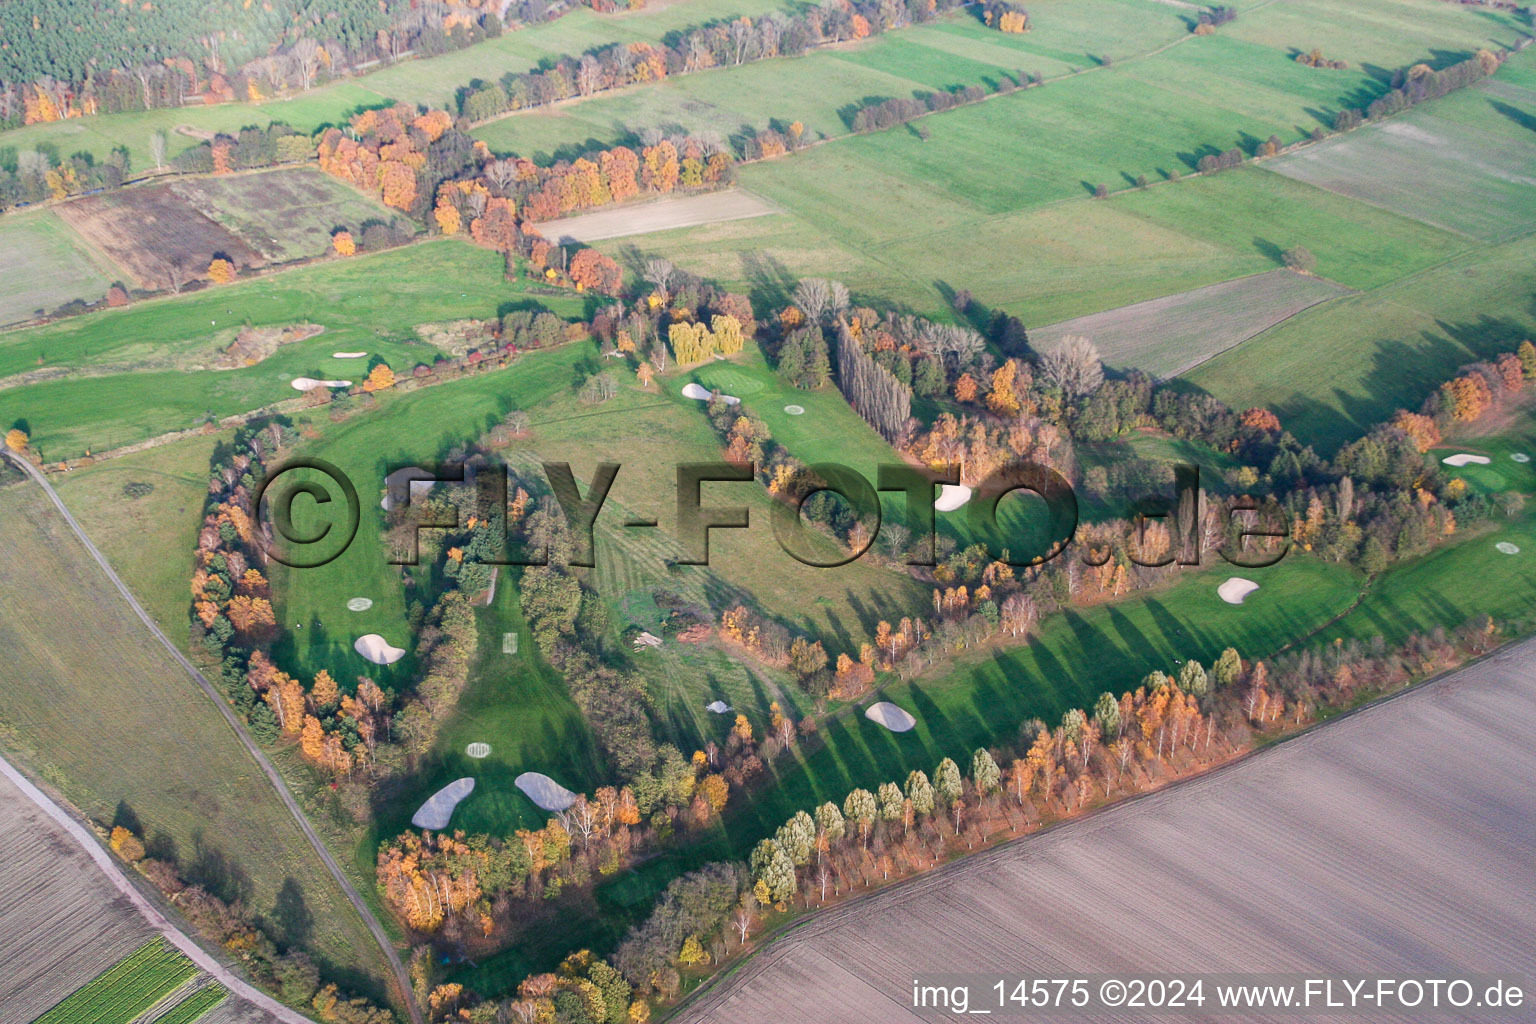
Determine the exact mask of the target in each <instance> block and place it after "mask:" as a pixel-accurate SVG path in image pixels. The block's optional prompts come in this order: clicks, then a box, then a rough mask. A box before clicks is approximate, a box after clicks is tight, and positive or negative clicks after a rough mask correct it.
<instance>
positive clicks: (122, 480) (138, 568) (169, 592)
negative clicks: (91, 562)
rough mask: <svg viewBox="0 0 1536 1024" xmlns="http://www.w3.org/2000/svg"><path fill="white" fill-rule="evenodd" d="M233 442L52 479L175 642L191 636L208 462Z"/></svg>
mask: <svg viewBox="0 0 1536 1024" xmlns="http://www.w3.org/2000/svg"><path fill="white" fill-rule="evenodd" d="M228 439H229V433H228V432H227V431H226V432H223V433H221V434H217V435H205V436H201V437H192V438H188V439H187V440H184V441H177V442H175V443H174V444H168V445H162V446H161V447H158V448H151V449H148V450H147V451H142V452H135V453H133V454H132V455H124V456H121V457H119V458H115V459H110V460H107V461H103V462H98V463H97V464H96V465H94V466H87V467H85V468H84V469H77V470H75V471H74V472H72V473H69V474H61V475H56V476H55V477H54V478H53V486H54V489H55V490H56V491H58V492H59V497H61V498H63V499H64V503H65V504H66V505H68V506H69V510H70V512H71V513H72V514H73V515H74V517H75V518H76V519H77V520H79V521H80V525H81V527H83V528H84V529H85V532H86V534H87V535H88V536H89V537H90V538H91V540H92V541H93V542H94V543H95V544H96V546H97V547H98V548H100V549H101V551H102V553H103V554H105V555H106V556H107V561H109V562H111V563H112V568H113V569H115V570H116V571H117V573H118V575H120V576H122V577H123V579H125V580H126V581H128V583H129V585H130V586H131V587H133V591H134V595H135V596H136V597H137V598H138V599H139V602H140V603H141V604H143V605H144V607H145V608H146V609H147V610H148V611H149V613H150V615H152V616H154V618H155V621H157V622H158V623H160V627H161V628H162V629H163V630H165V634H166V636H168V637H170V638H171V640H172V642H177V643H179V642H181V641H184V640H185V639H186V635H187V616H188V614H189V607H190V605H189V601H190V591H189V590H188V589H187V588H188V580H189V579H190V576H189V573H190V568H191V565H192V551H193V549H194V548H196V546H197V531H198V530H199V529H200V528H201V527H202V523H203V499H204V498H206V497H207V496H208V472H209V468H208V467H209V458H210V457H211V456H212V454H213V448H214V445H215V444H218V443H219V442H221V441H223V442H227V441H228ZM130 484H149V485H150V486H152V487H153V488H154V490H152V491H150V492H149V493H148V494H145V495H143V496H141V497H132V496H130V494H129V493H128V492H127V491H126V490H125V488H127V487H128V485H130ZM137 491H138V488H134V493H137Z"/></svg>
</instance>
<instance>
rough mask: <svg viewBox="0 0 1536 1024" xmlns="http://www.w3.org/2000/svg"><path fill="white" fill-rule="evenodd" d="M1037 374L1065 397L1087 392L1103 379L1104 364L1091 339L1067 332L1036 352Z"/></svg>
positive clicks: (1077, 395) (1075, 396)
mask: <svg viewBox="0 0 1536 1024" xmlns="http://www.w3.org/2000/svg"><path fill="white" fill-rule="evenodd" d="M1040 373H1041V375H1042V376H1043V377H1044V378H1045V379H1046V380H1047V381H1049V382H1050V383H1051V384H1054V385H1055V386H1056V387H1058V388H1060V389H1061V390H1062V391H1063V392H1064V393H1065V394H1066V395H1067V397H1068V398H1081V397H1083V396H1084V395H1091V394H1093V393H1094V392H1095V391H1097V390H1098V389H1099V385H1101V384H1103V383H1104V364H1103V363H1102V362H1100V360H1099V350H1098V348H1097V347H1095V346H1094V344H1093V342H1091V341H1089V340H1088V339H1087V338H1085V337H1083V336H1082V335H1080V334H1067V335H1063V336H1062V338H1061V339H1060V340H1059V341H1057V342H1056V344H1055V345H1053V346H1051V347H1050V348H1049V349H1048V350H1046V351H1045V352H1044V353H1043V354H1042V355H1041V356H1040Z"/></svg>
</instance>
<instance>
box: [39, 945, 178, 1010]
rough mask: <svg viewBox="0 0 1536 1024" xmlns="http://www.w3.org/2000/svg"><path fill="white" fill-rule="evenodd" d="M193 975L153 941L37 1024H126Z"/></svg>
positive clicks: (171, 952) (167, 947) (172, 953)
mask: <svg viewBox="0 0 1536 1024" xmlns="http://www.w3.org/2000/svg"><path fill="white" fill-rule="evenodd" d="M196 973H197V968H195V967H194V966H193V965H192V961H190V960H188V959H187V958H186V956H184V955H183V954H182V953H181V952H180V951H178V950H176V949H173V948H172V947H171V945H170V943H168V942H166V941H165V940H164V939H155V940H154V941H153V942H149V943H146V944H145V945H144V946H142V947H140V948H139V949H138V950H137V951H135V952H134V953H133V954H132V955H131V956H129V957H128V958H127V959H125V960H123V961H122V962H121V963H119V964H117V965H116V966H115V967H112V968H110V969H109V970H107V971H105V972H104V973H102V974H101V975H100V976H99V977H97V978H96V979H95V980H93V981H91V982H90V983H89V984H87V985H86V986H85V987H84V988H82V989H80V990H79V991H77V992H75V993H74V994H73V995H71V996H70V997H69V998H67V999H65V1000H64V1001H63V1002H62V1003H60V1004H59V1005H57V1006H55V1007H54V1008H53V1009H51V1010H49V1011H48V1012H47V1013H45V1014H43V1015H42V1016H41V1017H39V1018H38V1019H37V1024H127V1022H130V1021H132V1020H134V1019H135V1018H137V1017H138V1016H139V1014H141V1013H143V1012H144V1011H145V1010H147V1009H149V1008H150V1007H151V1006H154V1005H155V1004H156V1003H158V1002H159V1001H160V1000H161V999H164V998H165V997H166V995H168V994H169V993H170V992H172V991H174V990H175V989H176V988H178V987H180V986H181V985H183V984H185V983H186V982H187V981H188V980H189V979H190V978H191V977H192V975H194V974H196Z"/></svg>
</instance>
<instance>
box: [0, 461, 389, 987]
mask: <svg viewBox="0 0 1536 1024" xmlns="http://www.w3.org/2000/svg"><path fill="white" fill-rule="evenodd" d="M0 534H3V540H4V543H0V580H5V581H9V582H8V584H7V586H6V587H5V588H4V589H3V591H0V594H3V599H0V603H3V606H4V607H3V609H0V645H3V646H4V649H5V650H6V652H7V656H6V658H5V659H4V661H3V663H0V721H3V722H4V724H5V732H4V737H5V745H6V747H7V750H8V754H14V755H16V757H17V758H18V759H19V760H20V762H21V763H22V764H23V765H25V766H27V767H29V768H30V769H31V770H32V771H34V772H35V773H36V774H37V775H39V776H41V777H42V778H43V779H44V780H46V781H47V782H48V783H49V784H50V785H53V786H55V787H56V788H58V789H59V790H61V791H62V792H65V793H67V794H69V798H70V801H71V802H72V803H73V804H74V805H75V806H76V807H77V808H79V810H80V811H81V812H82V813H84V814H86V815H89V816H91V817H93V818H96V819H97V820H101V821H107V822H111V821H113V820H114V818H115V817H117V816H119V815H122V814H125V813H127V814H132V815H133V816H135V817H136V818H137V820H138V821H140V822H142V824H143V827H144V829H145V832H146V840H147V841H148V842H149V843H150V845H151V846H153V847H155V848H156V849H159V850H161V851H162V852H163V853H164V854H166V855H170V856H172V857H174V858H175V859H176V860H177V861H178V862H179V864H180V866H181V870H182V871H183V872H184V874H185V875H186V876H187V877H188V878H190V879H192V880H197V881H200V882H201V883H202V884H204V885H205V886H207V887H208V888H209V890H210V891H212V892H214V893H215V894H218V895H221V896H223V897H225V898H230V899H233V898H239V899H242V900H244V901H245V903H246V904H247V906H250V907H251V908H252V909H254V910H256V911H257V912H259V913H270V912H271V911H272V908H273V907H274V905H275V902H276V900H277V898H278V894H279V891H280V890H282V889H283V887H284V885H285V884H289V885H290V889H292V887H293V886H296V887H297V891H298V892H299V893H301V894H302V899H303V901H304V903H305V904H306V905H307V907H308V910H309V912H310V914H311V915H312V920H313V931H312V933H311V934H310V935H309V936H308V939H307V942H308V943H312V944H313V946H314V948H316V949H323V950H324V952H325V956H326V957H327V958H328V959H329V960H330V961H331V962H333V963H336V964H339V965H345V966H346V967H347V969H349V970H350V971H352V972H355V973H356V976H357V977H358V978H360V979H361V978H367V977H368V976H370V975H373V976H377V974H376V972H377V971H378V970H379V969H378V967H377V966H376V965H375V962H374V958H375V957H376V955H377V954H376V947H374V945H373V944H372V940H371V939H370V937H369V936H368V934H367V932H366V931H365V930H364V928H363V924H362V922H361V921H360V920H359V919H358V918H357V917H356V916H355V915H354V914H353V912H352V910H351V908H350V907H349V906H348V905H347V903H346V901H345V899H344V898H343V896H342V894H341V893H340V891H338V890H337V889H336V887H335V884H334V882H333V881H332V879H331V878H330V876H329V875H328V874H327V873H326V871H325V870H324V868H323V867H322V866H321V865H320V864H319V862H318V861H317V860H315V859H314V857H313V853H312V851H311V850H310V848H309V846H308V844H307V843H306V842H305V840H304V838H303V836H302V835H301V833H300V832H299V831H298V828H297V826H296V825H295V823H294V822H293V820H292V818H291V817H289V815H288V812H287V810H286V809H285V808H284V807H283V806H282V804H281V803H279V802H278V799H277V795H276V794H275V793H274V792H273V791H272V790H271V788H270V784H269V783H268V782H267V780H266V779H265V778H264V777H262V775H261V774H260V772H259V770H258V769H257V767H256V765H255V764H252V763H250V761H249V758H248V757H247V756H246V754H245V752H244V751H243V750H242V749H241V748H240V747H239V745H238V743H237V741H236V739H235V737H234V735H233V734H232V733H231V732H230V731H229V727H228V726H227V725H226V724H225V722H224V721H223V719H222V718H221V717H219V715H218V713H217V711H216V710H215V709H214V708H213V707H212V706H210V705H209V704H208V703H207V698H206V697H204V696H203V694H202V693H201V692H199V691H198V689H197V688H196V685H195V684H194V683H193V681H192V680H191V679H190V678H189V677H188V676H187V675H186V673H185V672H184V671H183V670H182V669H181V668H180V666H178V665H177V664H176V663H175V662H173V661H171V660H170V658H169V656H168V655H167V654H166V653H165V651H164V649H163V648H161V647H160V646H159V645H158V644H156V643H155V642H154V641H153V640H152V639H151V638H150V637H149V635H148V634H147V633H146V632H145V630H144V627H143V624H142V623H140V622H139V620H138V619H137V618H136V617H135V616H134V615H133V614H132V612H131V611H129V609H128V608H127V606H126V605H125V604H124V603H123V601H122V598H121V597H120V596H119V595H118V594H117V592H116V591H115V590H113V589H112V588H111V585H110V584H109V583H108V581H107V579H106V578H105V576H104V575H103V574H102V573H101V570H100V568H99V567H98V566H97V565H96V564H95V563H94V562H93V561H91V560H90V559H89V557H88V556H87V554H86V553H85V552H84V550H82V549H81V547H80V545H79V544H78V542H77V541H76V540H75V539H74V537H73V536H72V535H71V534H70V533H69V532H68V530H67V527H66V526H65V524H64V522H63V520H62V518H61V517H60V516H59V515H58V514H57V512H55V511H54V510H53V509H52V507H51V506H50V505H48V503H47V501H46V499H45V498H44V497H43V496H42V495H41V494H40V493H39V492H38V491H37V490H36V489H35V487H34V486H33V485H30V484H17V485H11V486H7V487H4V488H0ZM184 557H185V556H184ZM23 578H24V579H26V580H27V581H28V583H27V585H26V586H25V587H22V586H20V584H19V582H18V581H20V580H22V579H23ZM104 707H110V708H112V713H111V714H110V715H97V714H89V713H87V711H88V709H93V708H104ZM241 766H245V767H241Z"/></svg>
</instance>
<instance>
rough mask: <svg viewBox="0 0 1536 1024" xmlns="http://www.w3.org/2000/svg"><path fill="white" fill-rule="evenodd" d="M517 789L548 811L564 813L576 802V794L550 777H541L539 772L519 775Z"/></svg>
mask: <svg viewBox="0 0 1536 1024" xmlns="http://www.w3.org/2000/svg"><path fill="white" fill-rule="evenodd" d="M517 788H518V789H520V790H522V791H523V792H524V793H526V794H527V795H528V799H529V800H532V801H533V802H534V803H536V804H538V805H539V806H540V807H542V808H544V810H546V811H563V810H565V809H566V808H567V807H569V806H571V804H573V803H575V802H576V794H575V793H572V792H571V791H570V790H568V789H566V788H565V787H564V786H562V785H560V783H558V782H556V781H555V780H554V779H552V778H550V777H549V776H548V775H540V774H539V773H538V772H523V774H521V775H519V776H518V777H517Z"/></svg>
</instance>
